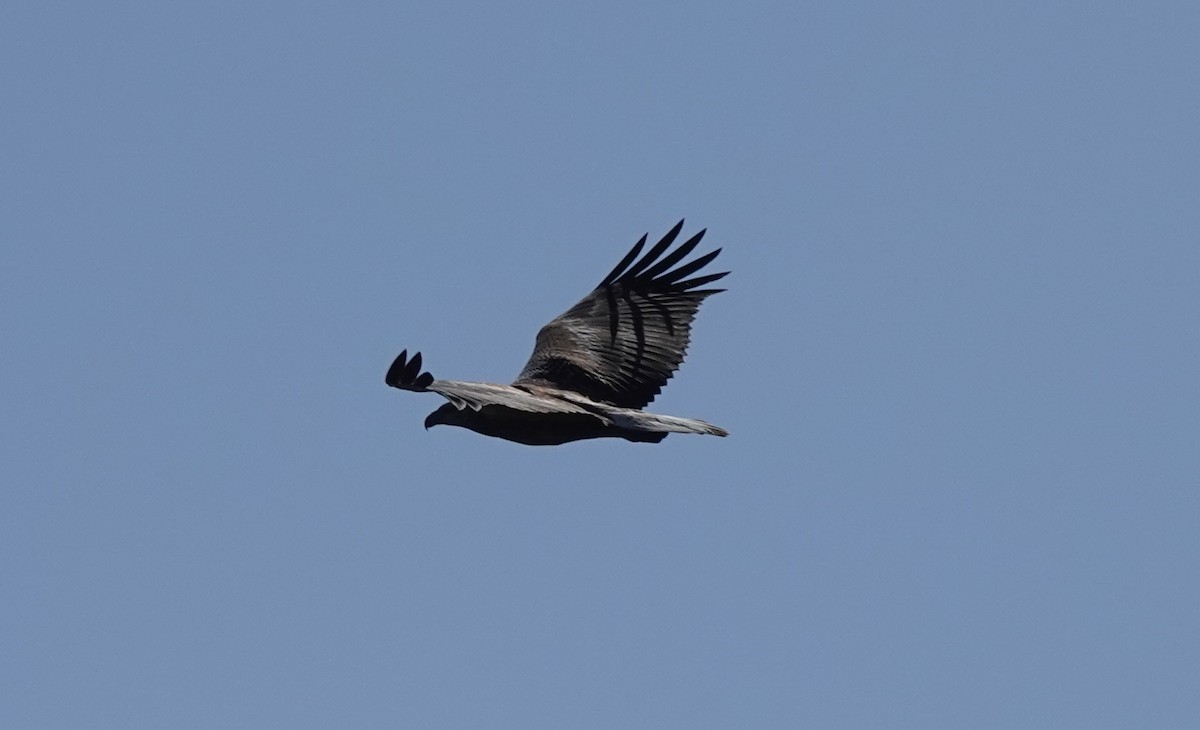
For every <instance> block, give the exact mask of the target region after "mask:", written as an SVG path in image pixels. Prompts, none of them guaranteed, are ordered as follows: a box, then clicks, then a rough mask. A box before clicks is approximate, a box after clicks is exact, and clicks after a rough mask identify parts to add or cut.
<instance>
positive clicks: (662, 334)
mask: <svg viewBox="0 0 1200 730" xmlns="http://www.w3.org/2000/svg"><path fill="white" fill-rule="evenodd" d="M681 230H683V221H682V220H681V221H679V223H677V224H676V225H675V227H674V228H672V229H671V230H670V231H668V232H667V234H666V235H665V236H663V237H662V239H661V240H660V241H659V242H658V243H657V244H655V245H654V246H653V247H651V248H650V250H649V251H647V252H646V254H645V255H644V256H642V257H641V258H640V259H639V258H638V255H639V254H641V252H642V249H643V248H644V247H645V245H646V236H645V235H643V236H642V237H641V239H640V240H639V241H638V242H637V243H636V244H635V245H634V246H633V248H632V249H630V251H629V253H627V254H625V257H624V258H623V259H621V262H620V263H618V264H617V265H616V266H615V267H614V268H613V270H612V271H611V272H609V274H608V276H606V277H604V279H603V280H601V282H600V283H599V284H598V285H597V286H596V288H595V289H593V290H592V291H591V292H590V293H589V294H588V295H587V296H585V297H584V298H583V299H581V300H580V301H579V302H578V303H577V304H576V305H575V306H573V307H571V308H570V309H568V310H567V311H566V312H564V313H563V314H561V315H559V316H558V317H556V318H555V319H553V320H552V321H551V322H550V323H549V324H547V325H546V326H545V327H542V329H541V331H539V332H538V335H537V342H536V344H535V345H534V348H533V355H532V356H531V357H530V358H529V362H527V363H526V364H525V368H524V369H523V370H522V371H521V374H520V375H519V376H517V379H516V380H515V381H513V383H512V385H499V384H494V383H474V382H463V381H457V380H437V379H435V378H434V377H433V376H432V375H430V374H429V373H428V372H422V370H421V353H420V352H417V353H414V354H413V356H412V357H411V358H410V357H409V356H408V350H404V351H403V352H401V353H400V355H399V356H397V357H396V359H395V361H394V362H392V365H391V367H390V368H388V371H387V375H386V377H385V382H386V383H387V384H388V385H390V386H391V387H393V388H399V389H400V390H410V391H415V392H418V393H423V392H426V391H431V392H434V393H437V394H438V395H440V396H442V397H443V398H445V399H446V400H447V401H449V402H448V403H445V404H443V405H442V406H441V407H440V408H438V409H437V410H435V411H434V412H433V413H430V414H429V416H428V417H427V418H426V419H425V428H426V429H429V428H431V427H433V426H437V425H447V426H460V427H462V428H468V429H470V430H472V431H475V432H476V433H480V434H483V435H485V436H494V437H497V438H502V439H507V440H509V441H515V442H517V443H521V444H528V445H531V446H555V445H559V444H565V443H568V442H570V441H579V440H581V439H594V438H623V439H625V440H627V441H634V442H641V443H658V442H660V441H662V440H663V439H664V438H666V437H667V435H668V434H671V433H698V434H709V435H712V436H727V435H728V433H729V432H728V431H726V430H725V429H723V428H718V427H717V426H714V425H712V424H710V423H706V422H704V421H701V420H697V419H694V418H678V417H675V416H663V415H658V414H654V413H647V412H646V411H643V410H642V408H644V407H645V406H646V405H648V404H649V403H650V402H651V401H652V400H654V397H655V396H656V395H658V393H659V392H660V391H661V390H662V388H663V386H664V385H666V383H667V380H669V379H670V378H671V376H672V375H673V374H674V373H675V370H676V369H678V368H679V365H680V363H682V362H683V358H684V356H685V355H686V354H687V348H688V344H689V343H690V341H691V335H692V321H693V320H694V319H695V317H696V312H697V310H699V308H700V304H701V303H702V302H703V301H704V300H705V299H706V298H708V297H709V296H711V295H713V294H717V293H719V292H722V291H725V290H724V289H711V288H702V287H704V286H705V285H707V284H711V283H712V282H714V281H717V280H718V279H720V278H722V277H724V276H725V275H726V274H728V273H729V272H728V271H722V272H719V273H715V274H704V275H702V276H695V277H693V278H688V277H692V275H693V274H696V273H698V272H699V271H700V270H701V269H703V268H704V267H705V266H707V265H708V264H709V263H711V262H712V260H713V259H715V258H716V257H717V254H719V253H721V249H719V248H718V249H716V250H715V251H712V252H710V253H707V254H704V255H703V256H700V257H698V258H695V259H692V260H691V261H689V262H687V263H683V260H684V259H685V258H686V257H687V256H688V255H689V254H691V253H692V250H693V249H695V248H696V246H697V244H699V243H700V239H701V238H703V237H704V233H705V231H704V230H701V231H700V232H699V233H697V234H695V235H694V236H692V237H691V238H689V239H688V240H686V241H684V242H683V244H681V245H679V246H677V247H676V248H675V249H674V250H673V251H671V252H670V253H668V252H667V250H668V249H669V248H671V244H672V243H674V242H675V239H676V238H677V237H678V236H679V232H680V231H681ZM647 235H649V234H647Z"/></svg>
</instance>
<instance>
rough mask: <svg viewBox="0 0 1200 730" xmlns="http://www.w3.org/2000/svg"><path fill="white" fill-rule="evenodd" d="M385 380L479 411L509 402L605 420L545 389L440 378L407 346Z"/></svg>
mask: <svg viewBox="0 0 1200 730" xmlns="http://www.w3.org/2000/svg"><path fill="white" fill-rule="evenodd" d="M384 382H386V383H387V384H388V385H390V386H392V387H393V388H399V389H401V390H411V391H414V392H417V393H424V392H431V393H437V394H438V395H440V396H442V397H443V398H445V399H446V400H448V401H450V403H452V404H453V405H454V407H455V408H457V409H459V410H460V411H461V410H464V409H467V408H470V409H471V410H474V411H478V410H480V409H481V408H484V407H485V406H506V407H508V408H514V409H516V410H518V411H526V412H527V413H584V414H587V415H591V416H596V417H597V418H600V419H601V420H605V419H604V417H603V416H602V415H600V414H596V413H593V412H592V411H589V410H588V409H587V408H585V407H583V406H581V405H579V404H576V403H573V402H571V401H569V400H564V399H562V398H556V397H554V396H553V394H548V393H545V392H543V390H542V389H536V388H519V387H517V386H514V385H497V384H495V383H471V382H464V381H459V380H437V379H435V378H434V377H433V376H432V375H431V374H429V373H428V372H421V353H419V352H416V353H413V356H412V359H409V358H408V350H404V351H403V352H401V353H400V354H399V355H398V356H397V357H396V359H395V360H393V361H392V366H391V367H390V368H388V371H387V375H385V376H384Z"/></svg>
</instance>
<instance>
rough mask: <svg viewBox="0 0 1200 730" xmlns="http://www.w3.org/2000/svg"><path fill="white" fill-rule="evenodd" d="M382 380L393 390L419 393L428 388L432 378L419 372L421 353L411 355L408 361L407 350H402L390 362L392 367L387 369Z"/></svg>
mask: <svg viewBox="0 0 1200 730" xmlns="http://www.w3.org/2000/svg"><path fill="white" fill-rule="evenodd" d="M383 380H384V382H385V383H387V384H388V385H390V386H392V387H393V388H400V389H401V390H415V391H418V392H419V391H422V390H425V389H426V388H428V387H429V384H430V383H432V382H433V376H432V375H430V374H429V373H427V372H425V373H423V372H421V353H419V352H417V353H413V356H412V359H411V360H409V359H408V350H404V351H403V352H401V353H400V354H399V355H397V356H396V359H395V360H394V361H392V366H391V367H390V368H388V371H387V375H386V376H385V377H384V379H383Z"/></svg>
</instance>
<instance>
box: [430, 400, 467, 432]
mask: <svg viewBox="0 0 1200 730" xmlns="http://www.w3.org/2000/svg"><path fill="white" fill-rule="evenodd" d="M461 415H462V411H460V410H458V409H457V408H455V407H454V406H453V405H452V404H450V403H445V404H443V405H442V406H441V407H440V408H438V409H437V410H436V411H434V412H433V413H430V414H429V415H428V416H426V417H425V429H426V430H428V429H430V428H432V427H434V426H440V425H443V424H444V425H447V426H459V425H462V419H461Z"/></svg>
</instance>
